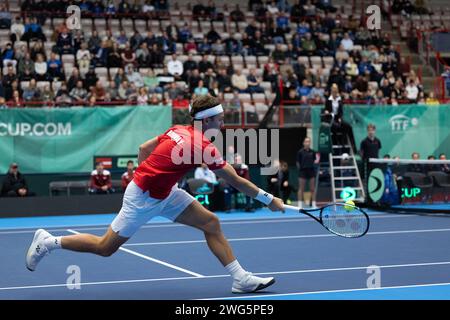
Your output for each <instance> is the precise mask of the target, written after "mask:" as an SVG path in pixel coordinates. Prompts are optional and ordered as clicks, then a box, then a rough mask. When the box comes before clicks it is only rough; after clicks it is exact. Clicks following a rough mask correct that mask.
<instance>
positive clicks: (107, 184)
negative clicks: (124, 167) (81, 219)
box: [89, 162, 114, 194]
mask: <svg viewBox="0 0 450 320" xmlns="http://www.w3.org/2000/svg"><path fill="white" fill-rule="evenodd" d="M113 192H114V189H113V188H112V184H111V173H110V172H109V171H108V170H105V169H104V167H103V163H101V162H99V163H97V164H96V169H95V170H93V171H92V172H91V180H90V181H89V193H90V194H107V193H113Z"/></svg>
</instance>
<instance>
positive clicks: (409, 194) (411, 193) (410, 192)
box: [402, 188, 422, 198]
mask: <svg viewBox="0 0 450 320" xmlns="http://www.w3.org/2000/svg"><path fill="white" fill-rule="evenodd" d="M421 192H422V190H421V189H420V188H402V198H415V197H417V196H418V195H420V193H421Z"/></svg>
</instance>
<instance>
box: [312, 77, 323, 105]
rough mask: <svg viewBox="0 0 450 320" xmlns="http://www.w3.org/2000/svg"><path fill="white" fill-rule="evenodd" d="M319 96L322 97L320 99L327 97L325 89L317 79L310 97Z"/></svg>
mask: <svg viewBox="0 0 450 320" xmlns="http://www.w3.org/2000/svg"><path fill="white" fill-rule="evenodd" d="M317 96H318V97H319V98H320V100H319V101H323V100H324V99H325V90H324V88H322V86H321V84H320V81H316V83H315V84H314V87H313V88H312V89H311V91H310V92H309V95H308V99H311V100H312V99H316V98H317Z"/></svg>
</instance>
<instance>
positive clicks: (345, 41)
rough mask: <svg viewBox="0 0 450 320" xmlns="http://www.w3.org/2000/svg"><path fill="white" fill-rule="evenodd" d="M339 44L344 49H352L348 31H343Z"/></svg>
mask: <svg viewBox="0 0 450 320" xmlns="http://www.w3.org/2000/svg"><path fill="white" fill-rule="evenodd" d="M341 45H342V47H343V48H344V50H346V51H351V50H353V40H352V39H351V38H350V35H349V34H348V32H346V33H344V38H343V39H342V40H341Z"/></svg>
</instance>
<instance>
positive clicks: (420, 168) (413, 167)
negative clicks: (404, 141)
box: [407, 152, 424, 173]
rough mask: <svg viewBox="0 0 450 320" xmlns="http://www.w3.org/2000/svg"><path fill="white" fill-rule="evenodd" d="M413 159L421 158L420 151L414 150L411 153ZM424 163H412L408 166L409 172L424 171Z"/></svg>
mask: <svg viewBox="0 0 450 320" xmlns="http://www.w3.org/2000/svg"><path fill="white" fill-rule="evenodd" d="M411 159H412V160H420V154H419V153H418V152H413V153H412V154H411ZM423 169H424V168H423V165H422V164H419V163H410V164H408V166H407V171H408V172H419V173H423Z"/></svg>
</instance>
